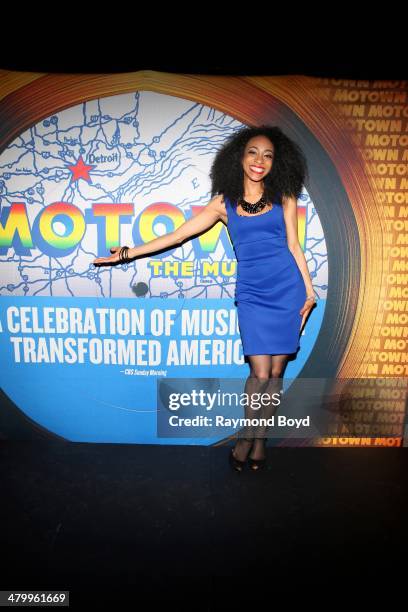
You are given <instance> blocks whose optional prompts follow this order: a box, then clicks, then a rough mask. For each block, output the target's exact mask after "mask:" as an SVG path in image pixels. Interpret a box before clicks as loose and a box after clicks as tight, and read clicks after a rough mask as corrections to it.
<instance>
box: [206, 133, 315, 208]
mask: <svg viewBox="0 0 408 612" xmlns="http://www.w3.org/2000/svg"><path fill="white" fill-rule="evenodd" d="M260 135H262V136H267V137H268V138H269V140H270V141H271V142H272V143H273V146H274V149H275V156H274V160H273V165H272V169H271V171H270V172H269V173H268V174H267V175H266V176H265V178H264V187H265V195H266V197H267V199H268V201H269V202H273V203H278V204H282V198H283V197H295V198H296V199H298V198H299V196H300V194H301V193H302V187H303V185H304V182H305V180H306V178H307V174H308V170H307V162H306V158H305V156H304V154H303V152H302V150H301V149H300V147H299V146H298V145H297V144H296V143H295V142H293V140H291V139H290V138H289V137H288V136H285V134H284V133H283V132H282V130H281V129H280V128H279V127H276V126H271V125H261V126H259V127H243V128H240V129H239V130H237V131H236V132H234V133H233V134H231V135H230V136H229V137H228V138H227V140H226V141H225V142H224V144H223V145H222V147H221V149H220V150H219V151H218V153H217V155H216V157H215V159H214V161H213V164H212V166H211V171H210V179H211V181H212V189H211V197H214V196H215V195H217V194H223V195H224V196H226V197H227V198H228V199H229V201H230V202H231V203H232V204H233V205H236V202H237V200H238V198H240V197H241V196H242V190H243V185H244V170H243V168H242V164H241V160H242V158H243V156H244V151H245V146H246V144H247V142H248V140H250V139H251V138H253V137H254V136H260Z"/></svg>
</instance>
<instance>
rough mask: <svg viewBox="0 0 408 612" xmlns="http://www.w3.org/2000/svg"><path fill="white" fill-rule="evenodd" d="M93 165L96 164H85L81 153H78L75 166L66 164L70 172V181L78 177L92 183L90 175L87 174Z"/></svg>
mask: <svg viewBox="0 0 408 612" xmlns="http://www.w3.org/2000/svg"><path fill="white" fill-rule="evenodd" d="M95 167H96V166H87V165H86V163H85V162H84V160H83V159H82V155H80V157H79V159H78V161H77V163H76V164H75V166H67V168H69V170H71V172H72V176H71V183H73V182H74V181H77V180H78V179H80V178H81V179H84V180H85V181H88V183H92V180H91V177H90V176H89V171H90V170H93V169H94V168H95Z"/></svg>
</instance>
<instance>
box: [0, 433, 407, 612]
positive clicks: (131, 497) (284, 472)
mask: <svg viewBox="0 0 408 612" xmlns="http://www.w3.org/2000/svg"><path fill="white" fill-rule="evenodd" d="M267 450H268V461H269V463H268V467H267V469H266V470H265V471H264V472H259V473H253V472H249V471H247V472H244V473H242V474H238V473H236V472H233V471H232V470H231V468H230V467H229V465H228V461H227V456H228V451H229V447H226V446H225V447H218V448H215V447H214V448H208V447H191V446H188V447H180V446H153V445H146V446H141V445H116V444H106V445H105V444H103V445H102V444H72V443H64V442H51V441H50V442H45V441H44V442H38V441H35V442H34V441H24V442H16V441H14V442H11V441H7V442H6V441H3V442H1V443H0V465H1V485H2V486H1V491H2V501H1V518H2V521H1V542H0V545H1V551H2V561H3V564H2V565H3V569H2V578H1V583H2V584H1V585H0V590H6V589H34V588H35V589H36V590H39V589H64V590H69V591H70V603H71V606H70V607H75V604H76V603H79V602H80V601H84V600H85V599H87V600H88V601H89V600H91V599H92V598H95V599H96V600H98V601H100V602H102V601H106V600H107V599H108V598H109V597H112V598H115V599H117V600H118V598H119V600H120V599H121V598H122V597H125V596H126V593H127V594H129V592H130V593H132V592H133V593H136V592H137V593H138V594H140V593H141V591H142V590H146V589H147V590H150V591H149V592H150V593H151V596H152V597H153V596H154V595H155V593H156V589H158V588H159V587H161V589H162V590H163V588H164V585H166V586H165V589H167V591H166V592H167V593H168V594H169V593H170V592H172V593H173V594H174V597H177V592H178V596H179V599H180V589H181V588H182V589H184V587H182V586H181V585H187V584H188V586H189V588H190V587H191V586H193V587H195V589H196V591H195V596H194V597H195V603H194V605H192V607H191V608H190V609H193V610H198V609H200V610H201V609H202V610H213V609H218V608H216V604H215V600H213V599H212V597H213V589H214V588H215V585H216V584H221V585H223V586H224V588H226V586H227V585H228V586H229V588H230V589H231V592H233V593H234V594H235V595H237V593H238V595H239V593H241V590H242V589H243V588H252V587H251V584H252V585H253V584H254V583H248V580H252V579H253V577H256V579H257V583H256V584H258V587H257V589H258V590H259V588H260V587H259V584H260V583H259V580H260V579H262V580H264V578H263V577H264V576H265V575H266V576H267V581H266V582H263V583H262V584H263V589H265V590H266V591H268V589H269V587H271V588H272V585H273V592H275V591H276V588H277V586H278V585H282V584H283V580H284V579H285V578H286V579H287V578H288V577H291V578H294V579H295V581H296V582H298V581H302V580H303V579H304V581H305V582H307V580H309V578H306V576H309V575H311V576H314V579H313V582H310V583H309V584H310V587H311V588H312V587H313V589H318V590H319V589H320V586H322V585H323V583H324V582H325V581H327V580H328V579H330V580H331V581H332V582H333V585H337V586H340V585H343V586H344V584H345V583H344V581H346V584H349V583H350V581H351V582H355V580H356V579H358V580H360V579H361V577H362V575H363V573H367V576H369V575H370V574H371V576H372V578H373V577H377V578H376V584H378V582H377V579H378V576H382V578H384V580H385V572H387V571H390V570H391V569H392V570H393V571H394V569H395V560H396V559H397V558H398V555H400V554H403V553H404V548H406V525H405V524H404V519H405V517H406V502H405V497H406V493H407V477H406V474H407V469H406V467H407V459H406V457H407V456H408V453H407V452H406V451H405V450H404V449H386V448H381V449H317V448H268V449H267ZM221 577H225V579H224V580H222V579H221ZM228 577H229V578H228ZM183 579H184V581H183ZM271 581H272V582H271ZM244 585H246V586H244ZM254 588H255V587H254ZM197 589H198V590H197ZM183 592H184V591H183ZM270 594H272V593H270ZM309 595H310V593H309ZM168 601H170V600H168ZM210 602H211V603H210ZM181 603H182V602H181V601H179V604H181ZM178 607H179V608H180V605H178ZM120 609H124V608H120ZM167 609H173V608H172V607H168V608H167ZM224 609H225V608H224ZM235 609H237V610H238V609H240V608H239V607H238V608H235Z"/></svg>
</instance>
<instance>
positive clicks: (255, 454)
mask: <svg viewBox="0 0 408 612" xmlns="http://www.w3.org/2000/svg"><path fill="white" fill-rule="evenodd" d="M287 358H288V355H248V359H249V367H250V374H249V376H248V378H247V380H246V383H245V393H246V394H247V395H248V397H249V398H252V397H254V394H257V395H256V397H254V399H256V400H257V401H258V400H259V397H260V395H261V394H262V393H268V394H269V396H272V395H273V393H278V392H279V390H280V387H281V383H282V377H283V372H284V370H285V367H286V363H287ZM258 394H259V395H258ZM252 403H253V402H252V401H251V400H250V401H249V404H248V405H247V406H245V418H247V419H251V420H252V419H259V418H270V417H271V416H272V415H273V414H275V412H276V408H277V405H275V404H274V402H273V400H272V399H271V401H270V402H268V404H267V405H261V406H260V408H253V407H252ZM266 437H267V427H263V426H262V427H259V426H258V427H257V426H253V425H252V426H251V425H250V426H247V427H245V428H244V429H243V430H242V431H241V432H240V433H239V439H238V442H237V443H236V445H235V448H234V456H235V458H236V459H238V460H239V461H245V460H246V458H247V456H248V453H249V451H250V450H251V448H252V451H251V454H250V457H251V459H263V458H264V457H265V438H266Z"/></svg>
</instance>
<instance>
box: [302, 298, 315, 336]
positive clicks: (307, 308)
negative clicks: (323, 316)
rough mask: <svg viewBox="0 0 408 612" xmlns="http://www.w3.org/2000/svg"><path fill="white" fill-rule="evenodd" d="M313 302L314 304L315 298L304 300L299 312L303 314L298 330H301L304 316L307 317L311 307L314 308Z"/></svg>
mask: <svg viewBox="0 0 408 612" xmlns="http://www.w3.org/2000/svg"><path fill="white" fill-rule="evenodd" d="M315 304H316V299H314V300H306V301H305V303H304V305H303V307H302V309H301V310H300V312H299V314H301V315H303V317H302V325H301V326H300V331H302V329H303V325H304V324H305V321H306V318H307V315H308V314H309V312H310V311H311V310H312V308H314V305H315Z"/></svg>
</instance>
